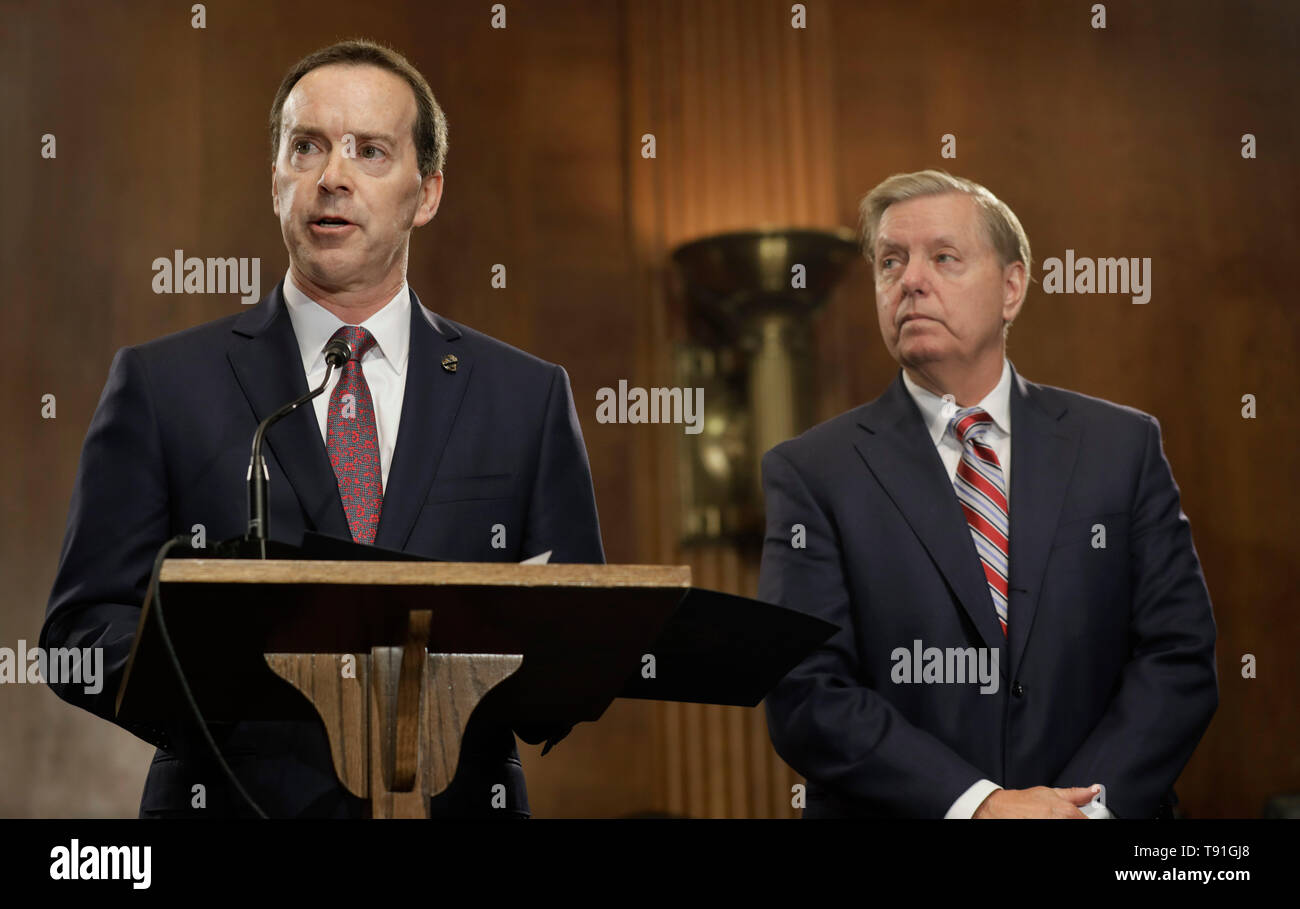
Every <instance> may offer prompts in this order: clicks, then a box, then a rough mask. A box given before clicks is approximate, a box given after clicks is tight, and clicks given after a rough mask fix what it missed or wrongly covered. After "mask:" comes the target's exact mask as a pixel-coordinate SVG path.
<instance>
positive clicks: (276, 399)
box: [41, 42, 604, 817]
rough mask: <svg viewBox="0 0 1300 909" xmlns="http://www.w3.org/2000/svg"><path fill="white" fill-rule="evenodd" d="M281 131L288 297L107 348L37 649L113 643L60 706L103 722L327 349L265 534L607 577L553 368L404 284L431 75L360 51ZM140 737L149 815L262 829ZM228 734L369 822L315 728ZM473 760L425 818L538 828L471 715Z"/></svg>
mask: <svg viewBox="0 0 1300 909" xmlns="http://www.w3.org/2000/svg"><path fill="white" fill-rule="evenodd" d="M271 137H272V149H273V164H272V199H273V207H274V209H275V211H276V213H277V214H278V215H279V216H280V221H281V228H282V232H283V233H284V237H285V244H286V247H287V248H288V250H289V260H290V267H289V271H288V274H287V275H286V277H285V279H284V280H283V281H281V282H280V283H279V284H278V285H277V286H276V287H275V288H274V289H273V290H272V291H271V292H270V293H269V294H267V295H266V297H265V298H263V300H262V301H261V303H260V304H259V305H257V306H255V307H253V308H252V309H250V310H248V311H246V312H244V313H242V314H240V315H236V316H230V317H227V318H224V319H220V320H218V321H215V322H212V323H209V324H206V325H201V326H198V327H196V328H193V329H190V330H188V331H183V332H180V333H178V334H175V335H171V336H169V337H165V338H161V339H159V340H156V341H152V342H150V343H147V344H142V345H139V346H136V347H128V348H125V349H123V350H121V351H119V352H118V354H117V356H116V357H115V358H114V361H113V365H112V368H111V370H110V373H109V378H108V383H107V386H106V387H105V389H104V394H103V397H102V398H101V400H100V403H99V407H98V409H97V411H96V413H95V416H94V419H93V421H92V423H91V426H90V429H89V432H88V434H87V437H86V442H85V447H84V450H83V452H82V458H81V463H80V468H79V470H78V474H77V480H76V487H75V490H74V492H73V497H72V505H71V509H70V514H69V518H68V530H67V536H66V539H65V541H64V546H63V552H62V556H61V559H60V564H59V569H58V574H57V577H56V579H55V583H54V588H53V591H52V593H51V596H50V602H49V607H48V610H47V613H46V620H45V625H44V627H43V629H42V632H41V644H42V645H43V646H45V647H102V648H103V649H104V666H105V676H106V681H105V684H104V685H103V686H102V690H101V691H100V693H99V694H98V695H95V696H89V695H87V694H86V693H85V692H84V690H83V688H82V686H77V685H57V686H55V690H56V691H57V692H58V693H59V695H60V696H61V697H63V698H64V699H66V700H68V701H70V702H71V703H74V704H77V705H78V706H81V707H84V708H86V709H88V710H90V711H92V712H94V713H95V714H97V715H99V716H101V717H103V718H105V719H107V720H110V721H113V720H114V700H115V697H116V694H117V689H118V685H119V683H120V681H121V678H122V674H123V672H124V670H125V668H126V662H127V657H128V654H129V650H130V646H131V641H132V639H133V636H134V634H135V631H136V626H137V623H138V621H139V617H140V607H141V603H142V600H143V598H144V594H145V589H146V586H147V583H148V579H149V575H150V571H151V568H152V563H153V560H154V557H155V553H156V552H157V550H158V548H159V546H160V545H161V544H162V543H163V541H165V540H166V539H168V538H169V537H172V536H174V535H177V534H191V533H194V532H196V530H197V529H198V528H199V527H200V526H201V528H202V530H203V532H204V533H205V535H206V537H207V538H208V539H209V540H220V539H227V538H231V537H235V536H238V535H239V534H241V533H242V532H243V530H244V527H245V524H246V520H247V514H246V509H245V492H244V489H245V472H246V469H247V464H248V447H249V442H250V440H251V438H252V435H253V432H254V429H255V427H256V426H257V423H258V421H260V420H261V419H263V418H264V417H266V416H267V415H268V414H270V413H271V412H273V411H274V410H276V409H277V408H278V407H280V406H281V405H282V404H285V403H287V402H288V401H290V400H292V399H294V398H296V397H298V396H300V395H302V394H305V393H306V392H307V390H308V388H309V387H315V386H316V385H318V384H319V383H320V381H321V379H323V377H324V372H325V364H324V358H323V354H322V350H323V348H324V346H325V344H326V343H327V342H328V341H329V340H330V339H331V338H332V337H344V338H345V339H346V340H348V341H349V342H350V343H352V345H353V349H354V354H353V359H351V360H350V361H349V362H348V363H346V364H345V365H344V367H343V368H342V369H341V370H339V371H338V372H336V373H335V374H334V376H333V377H332V378H331V383H332V384H331V387H330V389H329V390H327V392H326V393H325V394H322V395H321V396H319V397H317V398H316V399H315V405H316V406H315V409H314V412H313V408H312V407H308V406H304V407H300V408H299V409H298V410H296V411H294V412H293V413H292V414H291V415H290V416H288V417H287V418H285V419H283V420H282V421H280V422H279V423H278V424H276V425H275V426H274V427H273V428H272V429H271V430H270V432H269V433H268V435H267V449H268V450H267V453H266V461H267V464H268V467H269V472H270V502H269V513H270V521H269V526H270V532H271V537H272V538H273V539H278V540H283V541H286V542H297V541H299V540H300V539H301V538H302V534H303V532H304V531H307V530H314V531H318V532H321V533H325V534H330V535H333V536H336V537H341V538H343V539H353V540H356V541H359V542H364V543H373V544H374V545H376V546H380V547H383V548H388V549H394V550H404V551H406V552H410V553H416V554H419V555H422V556H427V557H431V558H436V559H444V560H456V561H519V560H520V559H523V558H528V557H531V556H535V555H538V554H540V553H542V552H545V551H547V550H549V551H550V552H551V554H552V555H551V560H552V561H556V562H589V563H596V562H603V561H604V552H603V549H602V547H601V541H600V529H599V525H598V520H597V515H596V505H595V498H594V494H593V490H592V483H591V474H590V468H589V465H588V461H587V455H586V450H585V448H584V445H583V441H582V433H581V430H580V428H579V425H578V420H577V416H576V413H575V411H574V405H573V398H572V394H571V392H570V388H569V381H568V376H567V375H566V373H565V371H564V370H563V369H562V368H561V367H559V366H556V365H552V364H549V363H546V362H544V361H542V360H539V359H537V358H536V357H533V356H531V355H529V354H527V353H524V352H523V351H520V350H517V349H515V348H513V347H510V346H508V345H506V344H504V343H501V342H500V341H496V340H494V339H492V338H490V337H488V336H486V335H483V334H481V333H479V332H476V331H474V330H472V329H469V328H466V327H464V326H461V325H457V324H456V323H454V322H451V321H450V320H448V319H445V318H442V317H440V316H438V315H435V314H434V313H432V312H430V311H429V310H427V309H425V308H424V306H423V305H422V304H421V302H420V300H419V298H418V297H417V296H416V294H415V292H414V291H412V290H410V288H409V287H408V286H407V285H406V280H405V274H406V262H407V251H408V246H409V235H410V231H411V229H412V227H418V226H421V225H423V224H425V223H427V222H428V221H429V220H430V219H431V218H432V217H433V215H434V213H435V212H436V210H437V207H438V203H439V200H440V198H441V193H442V162H443V156H444V154H445V149H446V124H445V120H444V119H443V115H442V112H441V110H439V109H438V107H437V103H436V101H434V98H433V95H432V92H431V91H430V90H429V87H428V85H427V83H425V81H424V79H423V77H421V76H420V74H419V73H418V72H417V71H416V70H415V69H414V68H413V67H411V65H410V64H409V63H408V62H407V61H406V60H405V59H404V58H402V57H401V56H400V55H399V54H396V53H395V52H393V51H391V50H388V49H386V48H382V47H379V46H377V45H373V44H370V43H368V42H347V43H344V44H340V45H335V46H332V47H329V48H326V49H324V50H322V51H318V52H317V53H315V54H313V55H311V56H309V57H307V58H305V59H304V60H303V61H301V62H300V63H299V64H298V65H297V66H295V67H294V68H293V69H292V70H290V72H289V74H288V75H287V76H286V77H285V80H284V83H283V84H282V86H281V89H280V92H279V94H278V95H277V97H276V100H275V104H274V106H273V108H272V118H271ZM309 380H310V381H309ZM131 731H133V732H135V733H136V734H138V735H140V736H141V737H143V738H145V739H146V740H148V741H150V742H152V743H153V744H155V745H157V746H158V749H159V750H158V752H157V753H156V755H155V757H154V760H153V764H152V765H151V767H150V770H149V775H148V779H147V781H146V784H145V790H144V794H143V798H142V801H141V806H140V813H141V816H185V815H189V816H214V815H232V814H245V813H247V812H248V809H247V806H246V804H245V803H244V802H243V801H242V800H241V799H239V798H238V797H237V796H236V795H235V794H234V792H233V787H230V786H229V785H228V784H227V782H226V780H225V778H224V777H223V776H222V774H221V773H220V772H219V771H218V770H217V769H216V768H215V766H214V764H213V762H212V760H211V758H210V755H209V753H208V752H207V750H206V749H205V748H204V747H203V745H202V744H201V741H200V740H199V738H198V736H197V734H196V731H195V730H194V729H192V728H188V727H187V726H186V725H185V724H180V725H177V726H175V727H173V728H169V729H145V728H132V730H131ZM563 732H564V730H528V731H527V732H525V731H523V730H521V735H524V736H525V737H526V738H527V739H528V740H530V741H540V740H541V739H542V738H550V739H551V740H552V741H554V740H555V739H556V738H558V737H559V736H560V735H562V734H563ZM214 733H215V736H216V738H217V739H218V741H219V744H220V747H221V750H222V752H223V754H224V756H225V757H226V759H227V761H228V762H229V764H230V765H231V768H232V770H233V771H234V774H235V775H236V776H237V777H238V778H239V780H240V782H241V783H242V785H243V786H244V787H245V788H246V789H247V790H248V791H249V793H250V794H251V795H252V797H253V798H254V799H255V800H256V801H258V802H259V803H260V805H261V806H262V808H263V809H264V810H265V811H266V812H267V813H268V814H269V815H270V816H273V817H275V816H281V817H285V816H295V817H301V816H333V817H348V816H359V815H360V814H361V813H362V811H363V806H364V803H362V802H361V801H360V800H358V799H356V798H354V797H353V796H351V795H350V794H349V793H347V792H346V791H345V790H344V789H343V788H342V787H341V785H340V784H339V782H338V780H337V778H336V777H335V775H334V772H333V768H332V764H331V760H330V755H329V748H328V743H327V741H326V738H325V735H324V730H323V727H322V726H321V724H320V723H319V722H302V723H293V722H290V723H269V722H241V723H236V724H231V725H226V726H222V727H219V728H217V729H214ZM461 754H462V759H461V762H460V768H459V770H458V773H457V775H456V778H455V781H454V782H453V784H452V786H451V787H450V788H449V789H448V790H447V791H446V792H445V793H443V794H442V795H440V796H438V797H437V798H435V799H434V800H433V806H432V809H433V813H434V815H435V816H497V817H501V816H527V815H528V813H529V811H528V801H527V793H526V789H525V785H524V778H523V771H522V768H521V767H520V763H519V756H518V750H517V748H516V745H515V739H514V735H513V734H512V731H511V730H510V729H509V728H505V727H502V726H499V725H493V724H492V723H484V722H480V721H479V720H478V719H477V716H476V718H475V719H474V720H472V721H471V723H470V726H469V728H468V729H467V731H466V735H465V739H464V743H463V747H462V751H461ZM195 784H202V785H203V786H204V787H205V789H206V806H205V807H202V808H197V807H195V803H196V799H195V798H194V792H193V790H192V787H193V786H194V785H195ZM497 784H504V785H505V789H506V792H505V795H506V804H505V807H504V808H502V807H499V805H500V800H499V798H498V799H497V800H496V802H495V804H494V801H493V795H494V787H496V786H497ZM499 792H500V790H499V789H495V793H496V794H499Z"/></svg>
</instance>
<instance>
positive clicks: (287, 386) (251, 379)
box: [227, 279, 352, 543]
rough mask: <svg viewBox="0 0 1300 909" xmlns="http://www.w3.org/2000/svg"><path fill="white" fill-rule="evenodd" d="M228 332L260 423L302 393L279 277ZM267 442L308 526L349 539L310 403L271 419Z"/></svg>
mask: <svg viewBox="0 0 1300 909" xmlns="http://www.w3.org/2000/svg"><path fill="white" fill-rule="evenodd" d="M233 331H234V333H235V334H236V335H238V336H239V337H240V338H242V339H243V340H241V341H237V342H236V343H235V344H234V345H233V346H232V347H231V349H230V351H229V353H228V354H227V358H228V359H229V361H230V365H231V368H233V369H234V371H235V378H236V379H237V380H238V381H239V386H240V388H241V389H243V392H244V396H245V397H246V398H247V399H248V403H249V405H250V406H251V407H252V409H253V414H254V416H255V417H256V418H257V420H258V421H259V422H260V421H261V420H263V419H265V418H266V417H267V416H269V415H270V414H271V413H273V412H274V411H276V410H278V409H279V408H280V407H282V406H284V405H285V404H287V403H289V402H290V401H292V400H293V399H294V398H297V397H299V396H300V395H305V394H306V393H307V391H308V388H307V377H306V376H305V375H304V374H303V369H302V354H301V353H300V352H299V349H298V341H297V338H296V336H295V335H294V333H293V323H292V322H291V321H290V320H289V311H288V309H287V308H286V307H285V304H284V279H281V281H280V283H279V284H277V285H276V286H275V288H274V289H273V290H272V291H271V292H270V293H269V294H267V296H266V297H265V298H264V299H263V300H262V302H261V304H259V305H258V306H256V307H254V308H253V309H251V310H249V311H248V312H246V313H244V314H243V315H242V316H240V317H239V318H238V319H236V320H235V324H234V328H233ZM250 443H251V438H250ZM266 446H267V448H269V449H270V452H271V455H272V457H274V458H275V461H276V463H278V464H279V465H280V469H281V470H282V471H284V475H285V477H287V478H288V480H289V485H290V486H292V487H293V491H294V493H295V494H296V495H297V496H298V501H299V502H300V503H301V504H302V508H303V512H304V514H305V515H306V517H307V522H308V524H309V525H310V527H311V529H314V530H317V531H319V532H321V533H327V534H330V535H331V536H337V537H342V538H344V539H351V538H352V533H351V531H350V530H349V529H348V519H347V516H346V515H345V514H344V513H343V502H342V500H341V499H340V498H339V488H338V480H337V479H336V478H335V476H334V468H333V467H331V466H330V461H329V455H328V454H327V453H326V451H325V442H324V440H323V439H322V438H321V433H320V424H319V423H318V422H317V420H316V411H315V409H314V407H313V406H312V405H311V404H310V403H309V404H304V405H302V406H301V407H299V408H298V409H297V410H295V411H294V412H293V413H291V414H289V415H288V416H287V417H285V418H283V419H282V420H280V421H279V422H278V423H276V424H275V426H273V427H272V428H271V430H270V431H269V432H268V433H267V435H266ZM276 531H277V529H276V527H275V524H274V523H272V524H271V526H270V534H269V537H270V538H271V539H277V536H276ZM278 539H281V540H283V541H284V542H292V543H296V542H297V541H296V540H284V538H283V537H278Z"/></svg>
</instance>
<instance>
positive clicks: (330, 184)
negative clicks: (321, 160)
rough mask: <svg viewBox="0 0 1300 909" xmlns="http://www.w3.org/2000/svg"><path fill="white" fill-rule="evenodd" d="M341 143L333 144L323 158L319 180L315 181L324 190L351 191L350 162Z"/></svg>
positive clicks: (334, 191) (332, 191)
mask: <svg viewBox="0 0 1300 909" xmlns="http://www.w3.org/2000/svg"><path fill="white" fill-rule="evenodd" d="M343 152H344V146H343V145H342V143H340V144H339V145H337V146H335V147H334V148H333V149H332V150H331V151H330V153H329V156H328V157H327V158H326V159H325V169H324V170H323V171H321V175H320V180H318V181H317V182H316V185H317V186H319V187H320V188H321V189H322V190H324V191H326V192H331V193H336V192H351V191H352V177H351V171H352V162H351V161H349V160H348V159H347V156H346V155H344V154H343Z"/></svg>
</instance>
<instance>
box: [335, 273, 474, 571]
mask: <svg viewBox="0 0 1300 909" xmlns="http://www.w3.org/2000/svg"><path fill="white" fill-rule="evenodd" d="M460 338H461V332H460V331H459V329H457V328H456V327H455V326H454V325H452V324H451V323H450V322H448V321H447V320H446V319H442V318H440V317H438V316H436V315H434V314H433V313H432V312H429V311H428V310H426V309H425V308H424V306H423V304H421V303H420V298H419V297H417V296H416V295H415V291H413V290H412V291H411V342H410V343H411V349H410V355H409V357H408V358H407V370H406V391H405V392H404V394H403V397H402V419H401V424H400V425H399V427H398V430H397V445H396V447H395V449H394V451H393V463H392V466H391V467H390V468H389V471H388V485H387V486H386V487H385V489H384V507H383V510H382V511H381V512H380V515H379V529H378V531H377V533H376V536H375V545H376V546H381V547H383V548H385V549H404V548H405V547H406V542H407V540H408V539H409V538H410V535H411V529H412V527H414V526H415V519H416V517H417V516H418V515H419V514H420V509H421V508H423V507H424V502H425V499H426V498H427V497H428V494H429V486H430V484H431V483H432V482H433V477H434V475H435V474H436V473H437V472H438V464H439V462H440V461H441V460H442V453H443V450H444V449H445V448H446V447H447V442H448V440H449V439H450V438H451V430H452V426H453V424H454V423H455V422H456V414H457V412H458V411H459V410H460V405H461V401H462V400H463V399H464V397H465V389H466V388H467V387H468V386H469V379H470V372H471V371H472V370H473V368H474V363H473V360H472V358H471V357H470V356H468V355H467V354H466V352H465V350H464V349H463V345H461V344H458V343H457V341H458V340H459V339H460ZM452 354H454V355H455V357H456V364H455V366H456V369H455V371H454V372H451V371H448V370H447V369H445V368H443V365H442V364H443V359H444V358H445V357H447V356H449V355H452ZM341 509H342V506H341V505H340V510H341Z"/></svg>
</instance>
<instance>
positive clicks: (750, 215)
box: [623, 0, 837, 817]
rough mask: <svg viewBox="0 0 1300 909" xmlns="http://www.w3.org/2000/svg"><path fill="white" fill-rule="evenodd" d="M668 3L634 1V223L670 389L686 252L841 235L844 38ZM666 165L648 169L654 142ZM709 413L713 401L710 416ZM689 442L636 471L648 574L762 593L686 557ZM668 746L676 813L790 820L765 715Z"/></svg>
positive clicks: (721, 1)
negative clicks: (838, 172) (770, 235)
mask: <svg viewBox="0 0 1300 909" xmlns="http://www.w3.org/2000/svg"><path fill="white" fill-rule="evenodd" d="M810 6H811V7H812V10H811V12H810V14H809V19H808V25H807V28H805V29H795V28H793V27H792V26H791V19H790V15H791V14H790V5H789V4H781V3H754V2H747V0H660V2H636V3H627V4H625V5H624V8H623V14H624V34H625V36H626V61H627V63H626V65H627V71H626V91H627V103H626V111H627V115H626V116H627V119H626V123H625V126H624V129H625V132H626V144H627V154H628V172H629V181H628V218H629V231H630V234H631V239H632V244H633V252H634V256H635V258H636V264H637V268H638V272H639V274H640V276H641V277H642V278H643V280H642V281H640V282H639V284H640V292H641V293H642V294H643V297H642V298H641V299H640V300H638V301H637V303H638V305H639V307H640V314H641V321H640V324H639V330H640V338H639V344H638V351H637V353H638V359H637V363H636V371H637V374H638V375H639V376H640V377H642V378H643V379H644V381H645V383H646V384H670V383H671V345H672V344H673V342H675V341H680V340H684V339H685V338H686V333H685V330H684V327H683V326H682V325H681V324H680V323H681V319H680V313H679V312H678V310H677V308H676V307H675V306H674V305H673V301H672V300H671V298H670V290H669V281H668V272H667V264H668V254H669V252H670V251H671V250H672V249H673V248H674V247H675V246H677V245H678V244H679V243H682V242H685V241H688V240H691V239H694V238H696V237H699V236H703V235H706V234H711V233H716V232H719V231H725V230H732V229H739V228H751V227H755V226H759V225H763V224H772V225H781V226H813V227H828V226H833V225H834V224H835V223H836V207H837V206H836V197H835V192H836V190H835V176H834V175H835V167H834V158H833V156H832V151H833V150H832V148H831V135H832V130H831V120H830V118H831V115H832V92H831V61H830V52H831V41H830V36H831V31H830V30H831V27H832V23H831V22H830V21H828V16H829V7H828V5H826V4H822V5H810ZM647 133H648V134H652V135H653V136H654V137H655V144H656V157H654V158H652V159H646V158H643V157H642V137H643V136H644V135H645V134H647ZM707 406H708V404H707V402H706V404H705V407H706V413H707ZM676 446H677V440H676V439H675V438H674V437H673V436H672V434H671V433H667V432H661V433H656V434H654V436H653V437H652V441H650V442H648V444H646V445H644V446H639V447H637V448H636V456H635V459H634V462H633V465H632V466H633V467H634V469H635V470H637V471H638V475H639V476H642V477H646V478H648V479H650V480H651V482H645V483H641V484H638V489H639V494H638V498H637V501H636V507H637V510H638V516H639V521H638V526H639V527H640V528H641V532H642V536H641V539H640V540H639V543H638V548H639V553H640V555H641V557H642V558H643V559H644V560H645V561H647V562H657V563H662V564H683V563H684V564H689V565H691V567H692V569H693V571H694V581H695V583H696V584H697V585H699V586H703V587H711V588H714V589H718V590H724V591H728V592H732V593H738V594H744V595H748V596H753V595H754V594H755V593H756V592H757V589H758V565H759V559H758V556H759V554H758V552H757V550H742V549H741V548H738V547H734V546H711V547H705V548H683V547H680V546H679V545H678V526H679V521H680V515H679V510H678V507H679V506H678V498H677V489H678V486H677V476H676V457H677V447H676ZM656 711H657V722H656V727H655V742H654V747H655V748H656V749H657V753H658V758H659V762H660V778H661V780H662V795H661V803H662V807H663V809H664V810H666V811H669V812H672V813H676V814H685V815H690V816H695V817H792V816H795V815H796V814H797V811H795V810H794V809H793V808H792V807H791V786H792V785H793V784H794V783H796V782H799V778H798V776H797V775H796V774H794V772H793V771H791V770H790V769H789V768H788V767H787V766H786V765H785V763H784V762H783V761H782V760H781V759H780V758H779V757H778V756H777V755H776V753H775V751H774V750H773V749H772V746H771V742H770V739H769V737H768V732H767V724H766V719H765V717H764V714H763V710H762V708H761V707H759V708H757V709H742V708H728V707H715V706H704V705H694V704H661V705H658V707H657V708H656Z"/></svg>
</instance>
